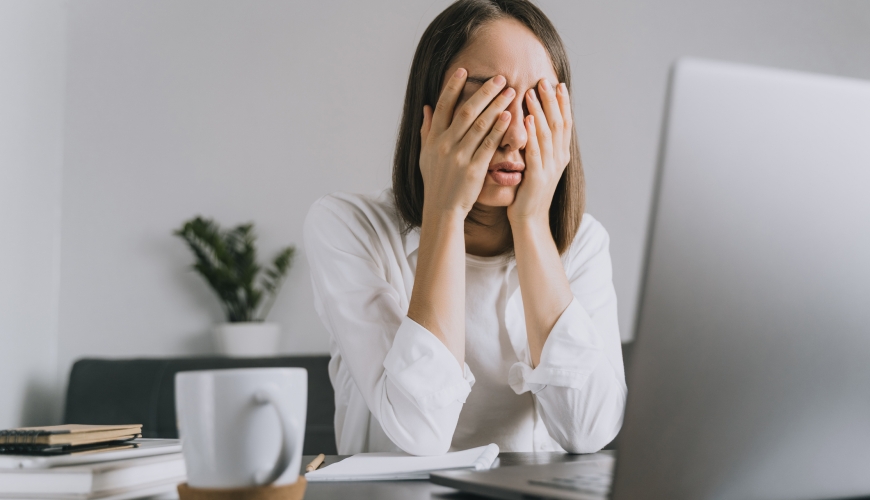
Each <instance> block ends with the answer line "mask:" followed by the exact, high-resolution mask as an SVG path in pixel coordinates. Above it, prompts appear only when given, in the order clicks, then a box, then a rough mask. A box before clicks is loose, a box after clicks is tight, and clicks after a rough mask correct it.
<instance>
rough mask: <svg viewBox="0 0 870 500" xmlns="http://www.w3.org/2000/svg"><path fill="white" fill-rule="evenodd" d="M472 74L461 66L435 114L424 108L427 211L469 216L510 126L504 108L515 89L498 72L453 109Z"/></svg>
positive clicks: (422, 160) (422, 165) (423, 167)
mask: <svg viewBox="0 0 870 500" xmlns="http://www.w3.org/2000/svg"><path fill="white" fill-rule="evenodd" d="M466 76H467V73H466V71H465V70H464V69H463V68H460V69H458V70H457V71H456V72H455V73H454V74H453V76H451V77H450V80H449V81H448V82H447V85H446V87H445V88H444V91H442V92H441V96H440V97H439V98H438V103H437V104H436V105H435V112H434V114H433V112H432V107H431V106H428V105H426V106H424V107H423V127H422V128H421V129H420V135H421V138H422V143H421V149H420V173H421V174H422V176H423V193H424V202H423V211H424V213H427V212H428V213H445V212H446V213H457V214H458V215H461V216H462V218H463V219H464V218H465V216H466V215H468V212H470V211H471V208H472V206H474V202H475V201H477V197H478V196H479V195H480V190H481V189H482V188H483V181H484V179H485V178H486V173H487V170H488V169H489V163H490V161H491V160H492V156H493V155H494V154H495V152H496V150H497V149H498V147H499V146H500V145H501V140H502V137H503V136H504V134H505V132H506V131H507V129H508V125H510V120H511V114H510V112H509V111H505V108H507V107H508V105H510V103H511V101H513V99H514V96H515V95H516V91H514V89H512V88H507V89H504V91H502V88H504V86H505V78H504V77H503V76H501V75H498V76H495V77H493V78H491V79H489V80H488V81H487V82H486V83H484V84H483V85H482V86H481V88H480V89H479V90H478V91H477V92H475V93H474V95H473V96H471V98H469V99H468V101H466V102H465V103H463V104H462V105H461V106H460V107H459V109H457V110H456V112H455V113H454V107H455V106H456V102H457V100H458V99H459V96H460V95H461V94H462V89H463V88H464V86H465V79H466Z"/></svg>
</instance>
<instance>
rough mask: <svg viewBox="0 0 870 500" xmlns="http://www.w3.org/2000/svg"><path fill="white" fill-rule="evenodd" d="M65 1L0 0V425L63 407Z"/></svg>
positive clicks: (45, 418) (44, 418) (48, 416)
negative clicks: (59, 400)
mask: <svg viewBox="0 0 870 500" xmlns="http://www.w3.org/2000/svg"><path fill="white" fill-rule="evenodd" d="M63 49H64V10H63V4H61V3H57V2H45V1H14V2H0V429H5V428H8V427H11V426H14V425H18V424H19V423H20V422H23V421H26V422H34V423H39V422H50V421H51V420H52V419H54V418H55V414H56V410H57V408H58V405H57V404H56V402H57V394H56V392H55V391H56V387H57V381H56V377H55V370H56V366H57V297H58V293H57V290H58V281H59V272H58V269H59V262H60V245H59V244H60V222H61V221H60V187H61V160H62V155H63V142H62V141H63V73H64V71H63V70H64V66H63V61H64V51H63Z"/></svg>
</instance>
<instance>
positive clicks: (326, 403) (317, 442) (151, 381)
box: [64, 355, 336, 455]
mask: <svg viewBox="0 0 870 500" xmlns="http://www.w3.org/2000/svg"><path fill="white" fill-rule="evenodd" d="M328 363H329V356H328V355H322V356H295V357H276V358H224V357H197V358H164V359H113V360H109V359H82V360H79V361H77V362H76V363H75V364H74V365H73V368H72V371H71V372H70V377H69V386H68V389H67V397H66V408H65V411H64V422H65V423H77V424H132V423H139V424H142V425H143V428H142V434H143V437H149V438H177V437H178V427H177V425H176V418H175V374H176V373H178V372H182V371H192V370H216V369H225V368H253V367H299V368H305V369H307V370H308V416H307V422H306V425H305V445H304V447H303V453H304V454H306V455H315V454H318V453H326V454H335V453H336V446H335V428H334V425H333V418H334V416H335V396H334V392H333V390H332V384H331V383H330V381H329V372H328V371H327V365H328Z"/></svg>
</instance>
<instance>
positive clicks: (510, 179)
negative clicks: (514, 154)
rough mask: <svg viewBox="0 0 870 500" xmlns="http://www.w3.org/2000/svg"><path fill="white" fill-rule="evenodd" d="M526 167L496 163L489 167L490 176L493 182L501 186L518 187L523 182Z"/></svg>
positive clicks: (488, 173)
mask: <svg viewBox="0 0 870 500" xmlns="http://www.w3.org/2000/svg"><path fill="white" fill-rule="evenodd" d="M525 168H526V167H525V165H523V164H522V163H513V162H509V161H505V162H501V163H496V164H495V165H490V166H489V172H487V175H489V176H490V177H491V178H492V180H494V181H495V182H496V183H497V184H499V185H501V186H516V185H517V184H519V183H520V181H522V180H523V170H525Z"/></svg>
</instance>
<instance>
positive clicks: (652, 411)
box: [432, 60, 870, 500]
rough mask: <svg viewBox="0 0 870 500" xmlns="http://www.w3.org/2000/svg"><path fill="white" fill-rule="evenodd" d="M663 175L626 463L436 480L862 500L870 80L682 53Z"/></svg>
mask: <svg viewBox="0 0 870 500" xmlns="http://www.w3.org/2000/svg"><path fill="white" fill-rule="evenodd" d="M657 184H658V185H657V200H656V204H655V210H654V217H653V221H652V226H651V228H652V230H651V238H650V242H649V246H648V250H647V265H646V268H645V278H644V284H643V287H642V290H643V296H642V300H641V304H640V311H639V320H638V326H637V336H636V338H637V340H636V342H635V346H634V359H633V361H632V364H631V366H630V367H629V372H628V374H627V375H628V387H629V392H628V403H627V407H626V416H625V424H624V425H623V430H622V432H621V434H620V437H619V458H618V460H615V465H614V460H613V458H612V457H611V456H609V455H607V454H595V455H590V456H589V458H588V459H587V460H586V461H580V462H576V463H567V464H554V465H547V466H523V467H514V468H507V467H506V468H502V469H494V470H491V471H487V472H482V473H470V472H453V473H440V474H434V475H433V477H432V480H433V481H434V482H436V483H439V484H444V485H447V486H452V487H455V488H459V489H463V490H467V491H473V492H475V493H478V494H482V495H486V496H490V497H493V498H529V497H536V498H554V499H556V498H558V499H581V498H584V499H585V498H605V497H610V498H614V499H616V500H623V499H641V498H652V499H665V498H667V499H693V500H695V499H708V498H710V499H712V498H715V499H722V500H727V499H762V498H763V499H777V498H789V499H799V498H843V497H854V496H864V495H870V82H864V81H859V80H849V79H844V78H834V77H828V76H820V75H811V74H803V73H796V72H790V71H781V70H773V69H764V68H756V67H749V66H742V65H736V64H727V63H719V62H711V61H703V60H682V61H680V62H679V63H678V64H677V65H676V66H675V69H674V71H673V72H672V75H671V82H670V90H669V100H668V106H667V118H666V127H665V130H664V132H663V136H662V149H661V156H660V165H659V175H658V183H657ZM611 471H613V472H611ZM611 475H612V477H613V480H612V483H611V481H610V477H611Z"/></svg>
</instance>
